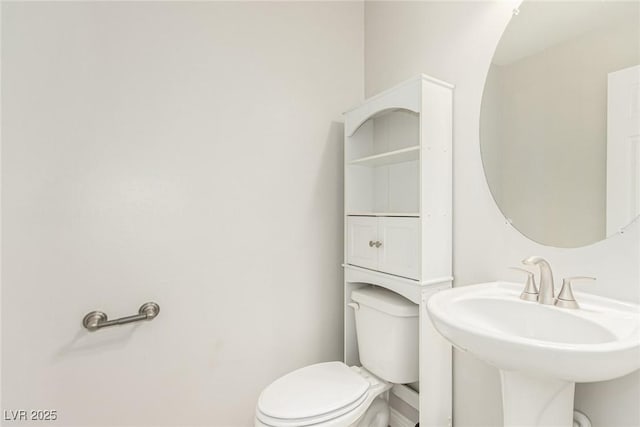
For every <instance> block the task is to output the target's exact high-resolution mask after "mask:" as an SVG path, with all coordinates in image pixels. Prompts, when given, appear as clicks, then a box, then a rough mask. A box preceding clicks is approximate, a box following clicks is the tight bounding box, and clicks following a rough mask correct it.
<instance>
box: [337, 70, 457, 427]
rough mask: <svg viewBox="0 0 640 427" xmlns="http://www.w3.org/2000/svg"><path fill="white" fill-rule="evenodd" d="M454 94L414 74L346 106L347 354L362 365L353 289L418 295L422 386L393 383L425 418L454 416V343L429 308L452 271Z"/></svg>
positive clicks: (438, 421)
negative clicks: (439, 330)
mask: <svg viewBox="0 0 640 427" xmlns="http://www.w3.org/2000/svg"><path fill="white" fill-rule="evenodd" d="M452 101H453V86H452V85H450V84H448V83H446V82H442V81H440V80H437V79H434V78H431V77H429V76H426V75H420V76H418V77H416V78H414V79H411V80H409V81H407V82H404V83H401V84H399V85H398V86H396V87H394V88H391V89H389V90H387V91H384V92H382V93H380V94H378V95H375V96H373V97H371V98H369V99H367V100H366V101H365V102H363V103H362V104H361V105H359V106H357V107H355V108H353V109H351V110H349V111H348V112H346V113H345V126H344V128H345V152H344V159H345V165H344V168H345V169H344V177H345V191H344V194H345V199H344V206H345V213H344V214H345V223H344V229H345V239H344V240H345V242H344V243H345V247H344V249H345V250H344V254H345V258H344V271H345V274H344V278H345V284H344V302H345V311H344V361H345V363H347V364H348V365H360V360H359V355H358V345H357V337H356V332H355V319H354V314H353V310H351V309H350V308H348V307H347V304H348V303H349V302H350V301H351V292H352V291H353V290H354V289H358V288H360V287H362V286H370V285H375V286H381V287H384V288H387V289H389V290H391V291H393V292H396V293H398V294H400V295H402V296H404V297H405V298H407V299H409V300H411V301H413V302H414V303H415V304H417V305H419V306H420V311H419V312H420V320H419V322H420V330H419V340H420V346H419V351H420V354H419V359H420V382H419V390H420V391H419V393H418V392H416V391H415V389H416V388H417V387H416V386H417V385H416V384H413V385H411V387H408V386H406V385H394V387H393V393H394V394H396V396H397V397H398V398H400V399H402V400H403V401H404V402H405V403H407V404H408V405H410V406H412V407H414V408H415V409H416V410H418V412H419V420H415V421H419V422H420V424H421V425H424V426H447V425H451V422H452V421H451V410H452V396H451V393H452V371H451V346H450V344H449V343H448V342H447V341H446V340H444V339H443V338H442V337H440V335H439V334H438V333H437V332H436V330H435V328H434V327H433V325H432V324H431V321H430V320H429V315H428V313H427V310H426V302H427V300H428V298H429V297H430V296H431V295H432V294H434V293H436V292H438V291H440V290H441V289H446V288H450V287H451V284H452V281H453V277H452V276H451V274H452V273H451V264H452V263H451V253H452V247H451V240H452V232H451V228H452V227H451V225H452V212H451V205H452V197H451V196H452V178H451V175H452V129H453V123H452V105H453V102H452ZM391 426H392V427H397V424H395V425H394V423H393V417H392V421H391Z"/></svg>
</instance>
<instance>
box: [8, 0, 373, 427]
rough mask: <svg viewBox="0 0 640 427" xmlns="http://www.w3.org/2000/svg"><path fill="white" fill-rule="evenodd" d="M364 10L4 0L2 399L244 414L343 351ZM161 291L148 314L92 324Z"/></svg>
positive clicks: (63, 412) (107, 421)
mask: <svg viewBox="0 0 640 427" xmlns="http://www.w3.org/2000/svg"><path fill="white" fill-rule="evenodd" d="M362 17H363V6H362V4H361V3H357V2H350V3H348V2H323V3H273V2H264V3H218V2H213V3H192V2H184V3H148V2H139V3H133V2H132V3H117V2H114V3H111V2H106V3H95V2H89V3H59V2H55V3H7V2H3V3H2V92H3V93H2V122H3V125H4V126H3V129H2V143H3V144H2V150H3V152H2V206H3V215H2V230H3V235H2V264H3V266H4V270H3V272H2V314H3V317H2V339H3V346H2V349H3V354H2V407H3V409H5V410H10V409H14V410H16V409H30V408H31V409H38V408H40V409H56V410H57V411H58V414H59V415H58V416H59V420H58V421H57V422H56V423H55V424H52V425H61V426H63V425H64V426H67V425H76V426H98V425H105V426H106V425H112V426H116V425H130V426H133V425H135V426H159V425H167V426H176V425H181V426H190V425H193V426H195V425H208V426H249V425H252V417H253V409H254V405H255V402H256V399H257V397H258V393H259V392H260V390H261V389H262V388H263V387H264V386H265V385H266V384H267V383H269V382H271V381H272V380H273V379H274V378H275V377H277V376H279V375H281V374H283V373H285V372H287V371H290V370H292V369H294V368H297V367H300V366H303V365H306V364H309V363H313V362H318V361H324V360H330V359H339V358H340V357H341V353H342V338H341V337H342V314H341V312H342V309H341V307H342V303H341V300H342V291H341V289H342V278H341V274H342V272H341V268H340V261H341V259H342V234H341V230H342V202H341V197H340V194H341V191H342V139H343V135H342V125H341V124H340V123H339V122H340V121H341V116H340V112H341V111H344V110H345V109H347V108H348V107H350V106H352V105H354V104H357V103H358V102H360V101H361V100H362V96H363V49H364V48H363V19H362ZM149 300H154V301H157V302H158V303H159V304H160V306H161V312H160V315H159V317H158V318H157V319H155V320H153V322H151V323H146V324H139V325H137V326H126V327H120V328H113V329H110V330H101V331H98V332H95V333H87V332H86V331H85V330H84V329H82V328H81V325H80V321H81V319H82V316H83V315H84V314H85V313H86V312H88V311H90V310H94V309H98V308H100V309H103V310H104V311H106V312H107V313H108V314H109V315H110V316H111V317H114V318H115V317H119V316H122V315H129V314H133V313H134V312H135V311H136V310H137V308H138V306H139V305H140V304H142V303H143V302H145V301H149ZM13 424H14V425H15V423H13ZM29 424H32V425H44V424H42V422H33V423H20V425H29ZM6 425H11V423H7V424H6Z"/></svg>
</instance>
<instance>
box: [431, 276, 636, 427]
mask: <svg viewBox="0 0 640 427" xmlns="http://www.w3.org/2000/svg"><path fill="white" fill-rule="evenodd" d="M521 291H522V285H520V284H513V283H507V282H491V283H483V284H478V285H471V286H465V287H461V288H454V289H449V290H444V291H441V292H438V293H437V294H435V295H434V296H432V297H431V298H430V299H429V301H428V303H427V310H428V311H429V314H430V317H431V320H432V322H433V324H434V326H435V328H436V329H437V330H438V332H439V333H440V334H442V335H443V336H444V337H445V338H446V339H447V340H449V341H450V342H451V343H452V344H453V345H454V346H455V347H457V348H459V349H461V350H464V351H468V352H470V353H472V354H474V355H475V356H476V357H478V358H479V359H482V360H484V361H486V362H488V363H489V364H491V365H494V366H495V367H497V368H499V369H500V372H501V378H502V387H503V406H504V410H505V426H508V425H541V426H542V425H568V426H570V425H571V412H572V411H573V390H574V384H575V383H576V382H592V381H604V380H610V379H613V378H617V377H620V376H623V375H626V374H629V373H631V372H633V371H634V370H636V369H638V368H640V306H638V305H636V304H630V303H624V302H620V301H615V300H612V299H608V298H602V297H598V296H594V295H588V294H582V293H576V300H577V301H578V302H579V304H580V308H579V309H565V308H558V307H555V306H551V305H543V304H538V303H536V302H528V301H523V300H521V299H520V298H519V295H520V292H521ZM532 390H535V392H533V391H532ZM507 392H508V393H507ZM532 394H533V395H534V397H532V396H531V395H532ZM538 397H539V398H540V402H538V403H536V398H538ZM522 399H525V400H526V404H524V403H523V401H522ZM553 401H555V402H556V404H557V405H555V406H554V405H553V404H552V403H549V402H553ZM536 405H537V406H536ZM567 405H570V408H568V407H567ZM534 418H535V419H534Z"/></svg>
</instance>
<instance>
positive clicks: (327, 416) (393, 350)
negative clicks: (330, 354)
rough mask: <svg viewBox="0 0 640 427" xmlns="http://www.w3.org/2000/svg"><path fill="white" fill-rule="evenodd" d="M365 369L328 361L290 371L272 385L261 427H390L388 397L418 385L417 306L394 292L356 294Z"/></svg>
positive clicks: (259, 411)
mask: <svg viewBox="0 0 640 427" xmlns="http://www.w3.org/2000/svg"><path fill="white" fill-rule="evenodd" d="M351 300H352V302H351V303H349V304H348V305H349V307H351V308H353V309H354V311H355V320H356V335H357V337H358V351H359V353H360V362H361V363H362V366H361V367H359V366H351V367H349V366H347V365H345V364H344V363H342V362H326V363H318V364H315V365H310V366H306V367H304V368H300V369H298V370H295V371H293V372H290V373H288V374H286V375H284V376H282V377H280V378H278V379H277V380H275V381H274V382H273V383H271V384H270V385H269V386H267V387H266V388H265V389H264V390H263V392H262V393H261V394H260V397H259V399H258V404H257V405H256V416H255V426H256V427H304V426H314V427H386V426H387V425H388V422H389V405H388V402H387V397H388V394H387V393H386V392H387V391H388V390H389V389H390V388H391V387H392V386H393V384H406V383H412V382H416V381H418V306H417V305H416V304H413V303H412V302H411V301H409V300H407V299H405V298H403V297H401V296H400V295H398V294H396V293H394V292H391V291H389V290H386V289H383V288H379V287H373V286H371V287H365V288H361V289H357V290H354V291H353V292H352V293H351Z"/></svg>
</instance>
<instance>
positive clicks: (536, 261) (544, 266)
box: [522, 256, 555, 305]
mask: <svg viewBox="0 0 640 427" xmlns="http://www.w3.org/2000/svg"><path fill="white" fill-rule="evenodd" d="M522 263H523V264H526V265H537V266H538V268H540V293H539V295H538V302H539V303H540V304H547V305H553V304H554V303H555V295H554V285H553V273H552V271H551V266H550V265H549V263H548V262H547V260H546V259H544V258H542V257H539V256H532V257H529V258H526V259H523V260H522Z"/></svg>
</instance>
